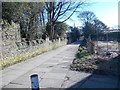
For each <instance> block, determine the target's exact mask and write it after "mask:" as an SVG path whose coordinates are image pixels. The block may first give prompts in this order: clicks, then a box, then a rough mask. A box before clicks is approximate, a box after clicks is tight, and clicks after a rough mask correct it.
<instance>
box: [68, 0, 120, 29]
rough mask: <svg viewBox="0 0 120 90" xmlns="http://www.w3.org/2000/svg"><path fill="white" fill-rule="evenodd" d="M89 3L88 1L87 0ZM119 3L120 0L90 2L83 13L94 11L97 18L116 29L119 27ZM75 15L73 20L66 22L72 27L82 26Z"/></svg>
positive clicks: (84, 7) (82, 9) (91, 0)
mask: <svg viewBox="0 0 120 90" xmlns="http://www.w3.org/2000/svg"><path fill="white" fill-rule="evenodd" d="M86 1H88V0H86ZM118 2H119V0H89V1H88V3H89V4H88V5H87V6H83V7H82V8H81V11H92V12H94V14H95V15H96V17H97V18H98V19H99V20H101V21H102V22H103V23H105V24H106V25H107V26H108V27H115V26H117V25H118ZM77 16H78V14H77V13H75V14H74V15H73V16H72V17H71V19H72V20H68V21H66V23H67V24H68V25H70V26H74V24H75V26H81V25H82V24H81V21H80V19H78V18H77Z"/></svg>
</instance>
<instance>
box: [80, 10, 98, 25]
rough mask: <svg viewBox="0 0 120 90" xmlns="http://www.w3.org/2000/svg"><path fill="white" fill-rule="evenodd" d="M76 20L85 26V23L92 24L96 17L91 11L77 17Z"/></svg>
mask: <svg viewBox="0 0 120 90" xmlns="http://www.w3.org/2000/svg"><path fill="white" fill-rule="evenodd" d="M78 18H79V19H80V20H81V21H82V22H83V24H85V23H93V22H94V20H96V18H97V17H96V15H95V14H94V13H93V12H91V11H84V12H81V13H80V14H79V15H78Z"/></svg>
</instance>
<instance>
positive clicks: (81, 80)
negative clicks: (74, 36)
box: [0, 41, 119, 90]
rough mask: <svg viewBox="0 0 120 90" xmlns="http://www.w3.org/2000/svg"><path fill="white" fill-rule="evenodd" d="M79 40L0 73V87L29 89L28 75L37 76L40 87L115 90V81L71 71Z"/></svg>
mask: <svg viewBox="0 0 120 90" xmlns="http://www.w3.org/2000/svg"><path fill="white" fill-rule="evenodd" d="M79 43H80V41H78V42H76V43H74V44H69V45H66V46H63V47H60V48H58V49H56V50H52V51H49V52H46V53H43V54H41V55H39V56H36V57H34V58H31V59H28V60H26V61H23V62H21V63H18V64H15V65H12V66H10V67H8V68H5V69H4V70H2V71H1V72H2V74H1V75H0V81H2V82H1V83H0V87H1V88H3V90H5V89H6V88H31V81H30V76H31V75H33V74H38V76H39V84H40V85H39V86H40V88H116V89H117V88H118V82H119V81H118V78H117V77H113V76H108V75H107V76H106V75H95V74H90V73H84V72H77V71H71V70H70V69H69V67H70V64H71V63H72V61H73V59H74V58H75V54H76V52H77V50H78V46H79Z"/></svg>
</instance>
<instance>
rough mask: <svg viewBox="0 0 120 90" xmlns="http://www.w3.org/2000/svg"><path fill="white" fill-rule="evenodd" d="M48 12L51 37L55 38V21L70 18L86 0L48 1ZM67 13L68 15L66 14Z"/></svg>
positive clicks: (63, 20)
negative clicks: (79, 0) (71, 0)
mask: <svg viewBox="0 0 120 90" xmlns="http://www.w3.org/2000/svg"><path fill="white" fill-rule="evenodd" d="M45 4H46V7H45V8H46V12H47V19H48V26H49V30H50V33H49V37H50V39H51V40H53V39H54V34H55V32H54V27H55V23H56V22H57V21H58V20H60V19H62V21H61V22H65V21H66V20H68V19H69V18H70V17H71V16H72V15H73V14H74V13H75V12H76V10H77V9H78V8H80V7H81V6H82V5H83V4H84V1H81V2H65V1H64V2H46V3H45ZM66 15H67V16H66Z"/></svg>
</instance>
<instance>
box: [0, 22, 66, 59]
mask: <svg viewBox="0 0 120 90" xmlns="http://www.w3.org/2000/svg"><path fill="white" fill-rule="evenodd" d="M4 23H5V24H3V22H2V30H1V38H2V39H1V56H0V59H3V60H4V59H7V58H11V57H15V56H17V55H20V54H22V53H25V52H33V51H35V50H37V49H40V48H41V49H42V48H46V47H50V46H52V45H57V46H60V45H65V44H66V41H65V40H64V41H61V40H57V41H54V42H51V41H50V40H49V38H46V40H43V39H36V40H31V41H26V40H25V39H24V38H21V37H20V26H19V24H15V23H13V22H12V25H9V24H8V23H6V22H4Z"/></svg>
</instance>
